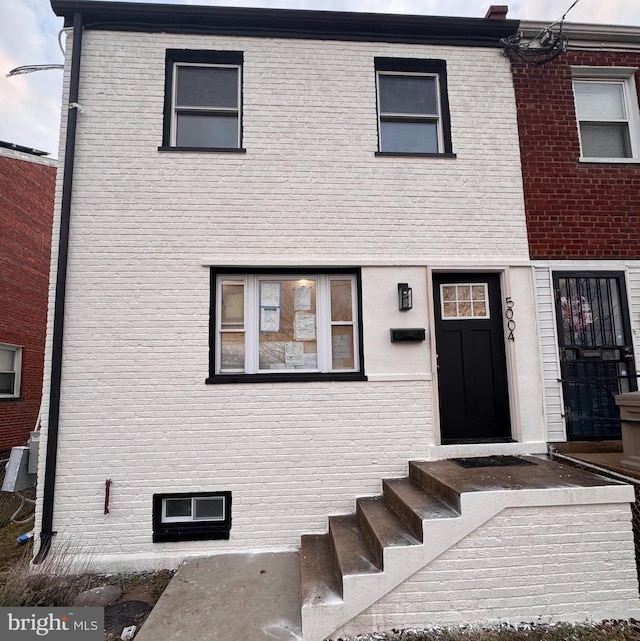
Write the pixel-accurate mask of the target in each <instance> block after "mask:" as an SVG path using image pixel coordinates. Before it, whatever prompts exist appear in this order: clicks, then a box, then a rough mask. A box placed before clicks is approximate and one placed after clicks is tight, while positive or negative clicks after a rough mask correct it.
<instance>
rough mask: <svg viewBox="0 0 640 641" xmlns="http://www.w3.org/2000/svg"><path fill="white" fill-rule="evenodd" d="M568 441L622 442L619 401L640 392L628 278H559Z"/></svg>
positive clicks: (610, 275)
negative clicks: (632, 332) (639, 390)
mask: <svg viewBox="0 0 640 641" xmlns="http://www.w3.org/2000/svg"><path fill="white" fill-rule="evenodd" d="M554 289H555V297H556V319H557V325H558V340H559V348H560V370H561V375H562V390H563V394H564V405H565V408H564V409H565V421H566V426H567V439H568V440H602V439H618V438H620V436H621V432H620V421H619V412H618V408H617V407H616V404H615V396H616V395H617V394H621V393H623V392H629V391H633V390H636V389H637V381H636V377H635V363H634V355H633V347H632V344H631V328H630V322H629V313H628V306H627V299H626V293H625V286H624V274H622V273H611V272H600V273H599V272H592V273H578V272H565V273H560V272H556V273H555V274H554Z"/></svg>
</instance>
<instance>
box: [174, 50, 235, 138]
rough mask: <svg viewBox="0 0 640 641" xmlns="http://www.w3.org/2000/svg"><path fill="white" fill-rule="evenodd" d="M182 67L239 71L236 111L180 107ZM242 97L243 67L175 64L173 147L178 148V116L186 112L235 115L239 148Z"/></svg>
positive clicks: (196, 63) (190, 63) (225, 108)
mask: <svg viewBox="0 0 640 641" xmlns="http://www.w3.org/2000/svg"><path fill="white" fill-rule="evenodd" d="M180 67H201V68H206V69H211V68H216V69H237V71H238V83H237V87H236V90H237V97H236V104H237V105H238V106H237V107H236V108H235V109H233V108H231V107H203V106H198V105H179V104H178V70H179V68H180ZM241 96H242V65H226V64H215V63H211V64H208V63H199V62H174V63H173V69H172V81H171V145H172V146H173V147H175V146H176V139H177V135H178V114H180V113H184V112H194V113H195V112H197V113H203V114H211V115H212V116H215V115H230V114H234V115H235V116H236V118H237V131H236V137H237V146H238V147H240V111H241V108H242V103H241Z"/></svg>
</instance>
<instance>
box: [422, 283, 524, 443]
mask: <svg viewBox="0 0 640 641" xmlns="http://www.w3.org/2000/svg"><path fill="white" fill-rule="evenodd" d="M433 283H434V284H433V287H434V302H435V305H434V308H435V330H436V351H437V364H438V366H437V372H438V394H439V401H440V403H439V407H440V432H441V441H442V443H443V444H446V443H477V442H483V441H484V442H491V441H493V442H500V441H509V440H511V423H510V410H509V389H508V384H507V365H506V352H505V344H504V330H503V317H502V306H501V300H500V275H499V274H473V273H471V274H463V273H453V274H437V275H435V276H434V279H433Z"/></svg>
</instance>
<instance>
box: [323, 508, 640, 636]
mask: <svg viewBox="0 0 640 641" xmlns="http://www.w3.org/2000/svg"><path fill="white" fill-rule="evenodd" d="M639 611H640V603H639V602H638V581H637V577H636V570H635V563H634V548H633V534H632V531H631V523H630V511H629V507H628V506H627V505H588V506H562V507H548V508H513V509H508V510H505V511H504V512H502V513H500V514H499V515H497V516H496V517H494V518H493V519H492V520H491V521H489V522H488V523H487V524H485V525H484V526H482V527H480V528H478V530H476V531H475V532H474V533H472V534H471V535H470V536H468V537H467V538H466V539H464V540H462V541H461V542H460V543H458V544H457V545H455V546H454V547H453V548H451V549H450V550H448V551H447V552H445V553H444V554H443V555H442V556H440V557H439V558H438V559H436V560H435V561H434V562H433V563H432V564H430V565H429V566H427V567H426V568H424V569H423V570H420V571H419V572H418V573H416V574H415V575H414V576H413V577H411V579H409V580H408V581H406V582H405V583H403V584H402V585H400V586H399V587H398V588H396V589H395V590H393V591H392V592H391V593H389V594H387V595H386V596H384V597H383V598H382V599H380V601H378V602H377V603H375V604H374V605H373V606H371V607H370V608H369V609H367V610H366V611H365V612H363V613H362V614H361V615H359V616H357V617H356V618H354V619H352V620H351V621H350V622H349V623H348V624H347V625H345V626H344V627H343V628H341V629H340V630H339V631H337V632H336V633H334V634H333V635H332V638H336V639H337V638H338V637H340V636H346V635H355V634H359V633H362V632H365V631H372V630H388V629H392V628H404V627H427V626H431V625H457V624H460V623H498V622H505V623H521V622H531V621H534V622H557V621H570V622H580V621H598V620H601V619H603V618H628V617H631V616H633V617H636V616H637V615H638V614H637V613H638V612H639Z"/></svg>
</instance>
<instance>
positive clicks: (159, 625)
mask: <svg viewBox="0 0 640 641" xmlns="http://www.w3.org/2000/svg"><path fill="white" fill-rule="evenodd" d="M301 629H302V626H301V621H300V558H299V555H298V553H297V552H280V553H265V554H225V555H219V556H213V557H207V558H201V559H191V560H187V561H185V562H184V563H183V564H182V565H181V566H180V567H179V568H178V570H177V572H176V574H175V576H174V577H173V579H172V580H171V582H170V583H169V585H168V586H167V589H166V590H165V591H164V593H163V594H162V596H161V597H160V599H159V601H158V603H157V604H156V606H155V608H154V609H153V611H152V612H151V614H150V615H149V618H148V619H147V620H146V622H145V623H144V625H143V626H142V629H141V630H140V633H139V634H138V635H136V641H158V640H159V639H161V640H162V641H239V640H240V639H247V640H249V639H250V640H251V641H300V640H301V639H302V631H301Z"/></svg>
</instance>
